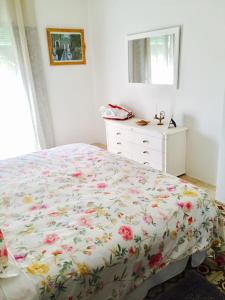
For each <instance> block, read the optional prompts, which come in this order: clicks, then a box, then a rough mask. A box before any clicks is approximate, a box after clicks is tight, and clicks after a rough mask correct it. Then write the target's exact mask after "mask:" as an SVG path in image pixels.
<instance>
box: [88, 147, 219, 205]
mask: <svg viewBox="0 0 225 300" xmlns="http://www.w3.org/2000/svg"><path fill="white" fill-rule="evenodd" d="M93 145H95V146H97V147H99V148H103V149H106V145H103V144H99V143H95V144H93ZM180 178H182V179H184V180H186V181H188V182H191V183H193V184H194V185H197V186H199V187H200V188H203V189H205V190H207V191H208V193H209V194H210V196H211V198H212V199H215V193H216V187H215V186H213V185H211V184H208V183H205V182H203V181H200V180H198V179H195V178H192V177H190V176H187V175H182V176H180Z"/></svg>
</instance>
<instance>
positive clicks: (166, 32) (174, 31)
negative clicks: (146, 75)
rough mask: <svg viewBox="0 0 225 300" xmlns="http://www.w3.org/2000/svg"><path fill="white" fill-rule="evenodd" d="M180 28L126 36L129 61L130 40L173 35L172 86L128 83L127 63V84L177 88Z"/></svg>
mask: <svg viewBox="0 0 225 300" xmlns="http://www.w3.org/2000/svg"><path fill="white" fill-rule="evenodd" d="M180 28H181V27H180V26H174V27H170V28H164V29H158V30H152V31H147V32H142V33H135V34H128V35H127V57H128V60H127V61H129V46H128V41H132V40H139V39H144V38H149V37H156V36H161V35H169V34H174V42H175V43H174V77H173V82H174V83H173V84H161V83H154V84H152V83H151V82H150V83H143V82H139V83H138V82H130V81H129V63H128V68H127V69H128V83H129V84H149V85H151V86H171V87H175V88H178V81H179V60H180Z"/></svg>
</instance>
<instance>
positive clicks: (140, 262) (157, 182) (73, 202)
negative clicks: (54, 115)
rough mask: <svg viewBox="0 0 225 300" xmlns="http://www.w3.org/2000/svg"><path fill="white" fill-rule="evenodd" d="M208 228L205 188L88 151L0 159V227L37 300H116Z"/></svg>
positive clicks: (190, 248) (199, 246) (194, 246)
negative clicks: (34, 291) (35, 291)
mask: <svg viewBox="0 0 225 300" xmlns="http://www.w3.org/2000/svg"><path fill="white" fill-rule="evenodd" d="M215 222H216V209H215V205H214V203H213V202H212V201H211V200H210V199H209V198H208V194H207V193H206V192H205V191H204V190H201V189H199V188H197V187H195V186H193V185H191V184H189V183H186V182H184V181H182V180H180V179H179V178H176V177H174V176H170V175H165V174H162V173H160V172H158V171H156V170H153V169H151V168H149V167H146V166H144V165H141V164H138V163H135V162H134V161H131V160H127V159H124V158H122V157H118V156H116V155H112V154H110V153H108V152H107V151H105V150H101V149H98V148H96V147H94V146H89V145H85V144H74V145H67V146H61V147H57V148H53V149H50V150H44V151H40V152H37V153H33V154H29V155H26V156H21V157H18V158H15V159H9V160H5V161H0V228H1V229H3V231H4V234H5V239H6V241H7V246H8V249H9V251H10V253H11V254H13V255H14V257H15V260H16V261H17V263H18V265H19V267H20V268H21V270H23V271H24V272H25V273H26V275H27V276H28V278H29V279H30V280H31V281H32V282H33V283H34V285H35V286H36V287H37V290H38V293H39V295H40V299H52V300H53V299H63V300H64V299H68V300H75V299H77V300H79V299H80V300H81V299H101V300H106V299H107V300H109V299H123V298H124V297H125V295H127V294H128V293H129V292H131V291H132V290H133V289H135V288H136V287H137V286H139V285H140V284H141V283H142V282H143V281H144V280H145V279H147V278H148V277H149V276H151V275H152V274H155V273H156V272H157V271H158V270H160V269H162V268H164V267H165V266H167V265H168V264H169V263H171V262H174V261H177V260H180V259H182V258H183V257H186V256H187V255H191V254H192V253H195V252H196V251H200V250H203V249H205V248H208V247H209V245H210V243H211V241H212V239H213V228H214V224H215ZM17 296H18V299H22V298H20V297H21V295H20V291H19V287H18V294H17Z"/></svg>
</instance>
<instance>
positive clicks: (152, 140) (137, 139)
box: [132, 132, 164, 152]
mask: <svg viewBox="0 0 225 300" xmlns="http://www.w3.org/2000/svg"><path fill="white" fill-rule="evenodd" d="M132 142H133V143H135V144H137V145H142V146H145V147H146V148H150V149H154V150H157V151H160V152H164V139H163V137H162V138H156V137H152V136H150V135H145V134H139V133H135V132H132Z"/></svg>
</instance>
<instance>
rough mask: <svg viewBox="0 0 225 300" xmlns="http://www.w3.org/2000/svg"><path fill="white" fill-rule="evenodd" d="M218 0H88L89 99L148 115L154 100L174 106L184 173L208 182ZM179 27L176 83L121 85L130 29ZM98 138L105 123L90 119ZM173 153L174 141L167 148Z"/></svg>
mask: <svg viewBox="0 0 225 300" xmlns="http://www.w3.org/2000/svg"><path fill="white" fill-rule="evenodd" d="M224 11H225V1H224V0H216V1H215V0H198V1H196V0H189V1H187V0H170V1H167V0H89V18H90V24H91V26H90V43H93V59H94V67H93V80H94V86H95V89H94V96H95V97H94V102H95V110H96V116H97V110H98V107H99V106H100V105H102V104H103V103H109V102H112V103H122V104H126V105H128V106H129V107H131V108H132V109H133V110H134V112H135V113H136V114H137V115H138V116H141V117H145V118H147V119H149V118H151V117H152V116H153V114H154V113H155V106H156V103H161V102H162V103H166V104H167V103H171V104H172V105H175V111H174V113H175V119H177V120H180V116H181V115H182V116H183V121H184V124H185V125H186V126H187V127H188V128H189V134H188V149H187V173H188V175H190V176H193V177H195V178H199V179H201V180H204V181H206V182H208V183H212V184H215V182H216V174H217V159H218V144H219V140H220V128H221V124H222V103H223V96H224V78H225V35H224V34H223V29H224V28H225V18H224ZM173 25H181V26H182V38H181V59H180V87H179V89H178V90H173V89H171V88H169V87H163V88H159V87H150V86H147V85H140V86H139V85H129V84H128V83H127V53H126V44H125V39H126V35H127V34H129V33H137V32H142V31H147V30H154V29H158V28H163V27H168V26H173ZM96 128H97V130H96V132H97V139H98V141H101V142H104V141H105V134H104V125H103V121H102V120H101V118H100V117H97V120H96ZM176 151H179V149H176V145H174V152H175V153H176Z"/></svg>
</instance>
